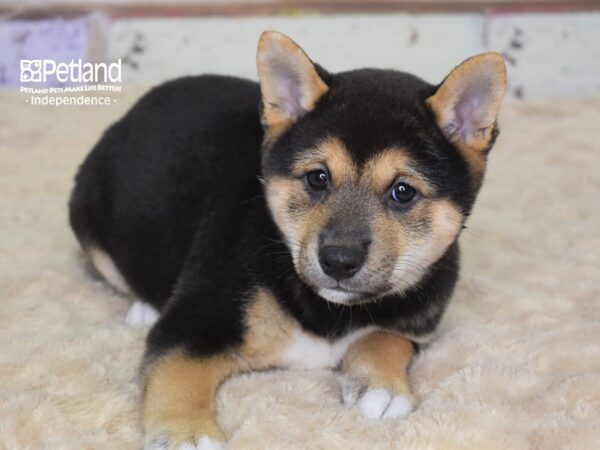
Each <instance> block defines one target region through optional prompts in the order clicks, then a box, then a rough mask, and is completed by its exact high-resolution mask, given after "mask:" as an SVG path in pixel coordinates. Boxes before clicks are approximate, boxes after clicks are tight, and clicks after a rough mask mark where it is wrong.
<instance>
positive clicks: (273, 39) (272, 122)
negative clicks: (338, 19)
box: [256, 31, 329, 142]
mask: <svg viewBox="0 0 600 450" xmlns="http://www.w3.org/2000/svg"><path fill="white" fill-rule="evenodd" d="M283 64H285V65H286V66H287V67H288V68H289V69H290V70H292V71H293V72H294V74H295V75H296V77H297V78H298V80H300V89H301V91H302V98H301V100H300V106H301V107H302V109H303V110H304V111H305V112H307V111H311V110H312V109H314V107H315V105H316V103H317V101H318V100H319V98H321V96H322V95H323V94H325V93H326V92H327V90H328V89H329V88H328V87H327V85H326V84H325V83H324V82H323V80H321V78H320V77H319V75H318V74H317V71H316V70H315V67H314V65H313V63H312V62H311V60H310V58H309V57H308V56H307V55H306V53H304V51H303V50H302V49H301V48H300V47H299V46H298V45H297V44H296V43H295V42H294V41H292V40H291V39H290V38H288V37H287V36H284V35H283V34H281V33H277V32H274V31H265V32H264V33H263V34H262V35H261V37H260V40H259V43H258V51H257V56H256V66H257V70H258V76H259V78H260V89H261V93H262V97H263V106H264V110H263V121H264V124H265V125H266V126H267V131H266V133H267V136H266V141H268V142H269V141H270V142H272V141H273V140H274V139H276V138H277V137H278V136H279V135H281V134H282V133H283V132H284V131H285V130H287V129H288V128H289V127H290V126H291V125H292V124H293V123H294V121H295V120H296V119H297V117H290V116H289V115H288V114H287V113H286V111H285V110H284V109H283V108H282V107H281V105H280V100H281V99H280V98H279V94H278V91H277V83H278V80H277V78H276V69H275V65H283Z"/></svg>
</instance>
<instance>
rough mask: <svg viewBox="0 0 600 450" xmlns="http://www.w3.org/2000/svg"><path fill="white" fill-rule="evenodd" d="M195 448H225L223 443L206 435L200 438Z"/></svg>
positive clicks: (202, 449)
mask: <svg viewBox="0 0 600 450" xmlns="http://www.w3.org/2000/svg"><path fill="white" fill-rule="evenodd" d="M193 448H194V449H195V450H223V443H221V442H219V441H215V440H214V439H211V438H209V437H207V436H204V437H201V438H200V439H198V442H196V446H195V447H193ZM186 450H187V449H186Z"/></svg>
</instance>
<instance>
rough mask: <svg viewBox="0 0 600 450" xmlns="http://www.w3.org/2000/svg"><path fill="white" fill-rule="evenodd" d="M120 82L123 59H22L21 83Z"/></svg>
mask: <svg viewBox="0 0 600 450" xmlns="http://www.w3.org/2000/svg"><path fill="white" fill-rule="evenodd" d="M52 77H54V78H55V79H56V81H58V82H59V83H65V84H80V83H120V82H121V60H120V59H119V60H118V61H117V62H114V63H112V64H106V63H90V62H86V63H84V62H83V61H82V60H81V59H78V60H71V62H70V63H64V62H63V63H57V62H56V61H53V60H51V59H22V60H21V83H48V82H49V81H50V80H51V79H52Z"/></svg>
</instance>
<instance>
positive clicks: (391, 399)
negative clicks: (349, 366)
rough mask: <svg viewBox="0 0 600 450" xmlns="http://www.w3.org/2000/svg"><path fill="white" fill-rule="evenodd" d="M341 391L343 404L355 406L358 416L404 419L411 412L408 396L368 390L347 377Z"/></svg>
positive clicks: (411, 403) (389, 391) (381, 389)
mask: <svg viewBox="0 0 600 450" xmlns="http://www.w3.org/2000/svg"><path fill="white" fill-rule="evenodd" d="M342 390H343V399H344V403H346V404H347V405H355V406H356V407H357V409H358V411H359V412H360V414H361V415H362V416H363V417H366V418H369V419H387V418H404V417H407V416H408V415H409V414H410V413H411V412H412V410H413V400H412V397H411V396H410V395H406V394H401V393H393V392H392V391H391V390H388V389H384V388H369V387H368V385H366V384H365V383H361V382H359V381H357V380H352V379H351V378H348V377H346V378H345V380H344V384H343V388H342Z"/></svg>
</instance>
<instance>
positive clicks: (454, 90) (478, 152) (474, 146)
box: [427, 53, 506, 176]
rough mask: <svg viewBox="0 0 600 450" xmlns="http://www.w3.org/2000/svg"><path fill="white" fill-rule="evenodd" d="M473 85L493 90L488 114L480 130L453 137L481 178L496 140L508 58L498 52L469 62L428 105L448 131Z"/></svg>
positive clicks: (487, 107)
mask: <svg viewBox="0 0 600 450" xmlns="http://www.w3.org/2000/svg"><path fill="white" fill-rule="evenodd" d="M472 86H485V88H486V89H488V90H489V95H488V96H487V97H486V98H485V104H484V105H483V106H482V108H484V109H485V114H484V115H482V117H481V118H480V124H478V125H479V126H478V130H477V132H476V133H474V134H473V135H471V136H469V137H467V139H462V137H459V136H452V135H450V136H449V137H450V138H451V139H452V140H453V143H454V144H455V145H456V147H457V148H458V149H459V151H460V152H461V153H462V155H463V157H464V158H465V159H466V160H467V162H468V163H469V164H470V166H471V170H472V171H473V172H474V174H475V175H476V176H480V175H481V174H483V171H484V170H485V153H486V150H487V149H488V148H489V146H490V144H491V141H492V138H493V133H494V129H495V126H496V117H497V115H498V111H499V109H500V105H501V103H502V99H503V96H504V90H505V88H506V68H505V66H504V58H503V57H502V56H501V55H500V54H498V53H484V54H481V55H478V56H474V57H472V58H469V59H467V60H466V61H465V62H463V63H462V64H460V65H459V66H458V67H456V68H455V69H454V70H453V71H452V72H451V73H450V75H448V77H446V79H445V80H444V82H443V83H442V85H441V86H440V87H439V88H438V90H437V91H436V93H435V94H434V95H432V96H431V97H429V98H428V99H427V104H428V105H429V107H430V108H431V110H432V111H433V113H434V114H435V117H436V120H437V122H438V124H439V126H440V128H441V129H442V130H445V129H446V127H447V126H448V125H449V124H450V123H451V122H452V120H453V119H454V107H455V105H456V104H457V102H458V101H459V99H460V98H461V96H462V95H463V94H464V93H465V92H466V91H467V89H469V88H470V87H472Z"/></svg>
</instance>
